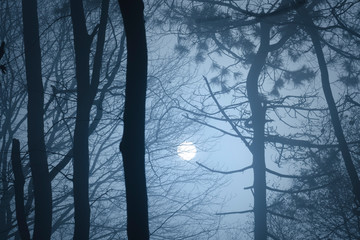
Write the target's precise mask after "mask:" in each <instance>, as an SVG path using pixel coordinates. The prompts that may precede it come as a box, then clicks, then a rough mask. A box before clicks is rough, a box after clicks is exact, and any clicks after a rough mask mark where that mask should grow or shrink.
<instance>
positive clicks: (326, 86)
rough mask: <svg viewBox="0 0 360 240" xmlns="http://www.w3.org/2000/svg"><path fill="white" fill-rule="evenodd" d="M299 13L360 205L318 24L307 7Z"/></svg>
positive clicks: (359, 191) (359, 190)
mask: <svg viewBox="0 0 360 240" xmlns="http://www.w3.org/2000/svg"><path fill="white" fill-rule="evenodd" d="M298 12H299V14H300V15H301V16H302V19H304V23H305V30H306V31H307V33H308V34H309V35H310V38H311V41H312V43H313V45H314V49H315V53H316V57H317V60H318V64H319V68H320V73H321V84H322V88H323V91H324V96H325V99H326V103H327V105H328V107H329V111H330V117H331V122H332V125H333V127H334V132H335V136H336V139H337V140H338V142H339V149H340V151H341V155H342V157H343V159H344V162H345V167H346V171H347V173H348V175H349V177H350V181H351V184H352V191H353V193H354V195H355V199H356V202H357V205H360V181H359V176H358V174H357V172H356V168H355V166H354V163H353V160H352V157H351V154H350V150H349V147H348V144H347V142H346V139H345V135H344V131H343V129H342V127H341V122H340V118H339V113H338V111H337V108H336V103H335V100H334V97H333V94H332V91H331V86H330V80H329V72H328V69H327V64H326V61H325V57H324V53H323V50H322V47H321V42H320V37H319V33H318V31H317V30H316V26H315V25H314V23H313V21H312V19H311V16H310V15H309V14H308V13H307V12H306V10H305V9H303V8H302V9H300V10H298Z"/></svg>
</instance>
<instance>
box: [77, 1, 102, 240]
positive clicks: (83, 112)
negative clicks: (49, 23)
mask: <svg viewBox="0 0 360 240" xmlns="http://www.w3.org/2000/svg"><path fill="white" fill-rule="evenodd" d="M101 7H102V11H101V17H100V24H99V30H98V39H97V45H96V52H95V57H94V63H93V64H94V68H93V73H92V76H91V79H90V66H89V60H90V48H91V43H92V40H93V38H94V36H95V34H96V32H97V31H96V30H94V32H93V33H92V34H91V35H89V34H88V31H87V27H86V18H85V13H84V7H83V2H82V0H72V1H70V8H71V20H72V23H73V31H74V48H75V65H76V83H77V88H76V92H77V106H76V123H75V133H74V146H73V158H74V161H73V165H74V178H73V186H74V205H75V213H74V215H75V216H74V217H75V232H74V239H79V240H85V239H89V229H90V205H89V141H88V136H89V119H90V110H91V106H92V104H93V102H94V98H95V95H96V93H97V89H98V85H99V78H100V70H101V66H102V55H103V48H104V39H105V31H106V24H107V17H108V8H109V0H103V1H102V6H101ZM90 80H91V81H90Z"/></svg>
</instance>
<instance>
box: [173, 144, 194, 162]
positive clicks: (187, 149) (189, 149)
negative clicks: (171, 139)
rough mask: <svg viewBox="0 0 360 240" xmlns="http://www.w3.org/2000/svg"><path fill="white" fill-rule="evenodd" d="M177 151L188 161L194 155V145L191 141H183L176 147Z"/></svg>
mask: <svg viewBox="0 0 360 240" xmlns="http://www.w3.org/2000/svg"><path fill="white" fill-rule="evenodd" d="M177 153H178V155H179V157H181V158H182V159H183V160H185V161H190V160H191V159H193V158H194V157H195V155H196V147H195V145H194V143H192V142H183V143H181V144H180V145H179V146H178V147H177Z"/></svg>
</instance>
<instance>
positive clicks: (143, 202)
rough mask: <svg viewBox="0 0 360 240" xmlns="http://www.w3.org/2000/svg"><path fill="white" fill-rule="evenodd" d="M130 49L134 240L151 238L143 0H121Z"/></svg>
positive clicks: (126, 157)
mask: <svg viewBox="0 0 360 240" xmlns="http://www.w3.org/2000/svg"><path fill="white" fill-rule="evenodd" d="M119 5H120V10H121V13H122V16H123V20H124V27H125V33H126V46H127V52H128V58H127V72H126V92H125V110H124V134H123V137H122V140H121V144H120V150H121V153H122V156H123V162H124V174H125V187H126V203H127V234H128V238H129V239H130V240H145V239H149V226H148V205H147V192H146V177H145V159H144V157H145V133H144V132H145V99H146V82H147V46H146V35H145V23H144V22H145V21H144V14H143V10H144V4H143V1H142V0H133V1H128V0H119Z"/></svg>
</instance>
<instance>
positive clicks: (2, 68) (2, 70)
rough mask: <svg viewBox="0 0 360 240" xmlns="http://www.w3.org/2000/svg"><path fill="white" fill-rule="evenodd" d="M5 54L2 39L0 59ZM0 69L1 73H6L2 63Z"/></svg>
mask: <svg viewBox="0 0 360 240" xmlns="http://www.w3.org/2000/svg"><path fill="white" fill-rule="evenodd" d="M4 54H5V42H4V41H3V42H2V43H1V46H0V60H1V58H2V57H3V56H4ZM0 70H1V72H2V73H4V74H5V73H6V67H5V65H4V64H0Z"/></svg>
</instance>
